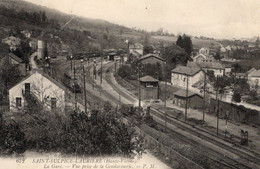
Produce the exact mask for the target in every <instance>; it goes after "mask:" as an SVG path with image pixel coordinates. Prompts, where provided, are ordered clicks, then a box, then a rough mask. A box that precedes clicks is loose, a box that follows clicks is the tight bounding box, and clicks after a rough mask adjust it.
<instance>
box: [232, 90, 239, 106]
mask: <svg viewBox="0 0 260 169" xmlns="http://www.w3.org/2000/svg"><path fill="white" fill-rule="evenodd" d="M232 100H233V101H234V102H237V103H239V102H241V95H240V93H239V92H238V91H236V90H235V92H234V94H233V96H232Z"/></svg>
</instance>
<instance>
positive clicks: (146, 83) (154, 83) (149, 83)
mask: <svg viewBox="0 0 260 169" xmlns="http://www.w3.org/2000/svg"><path fill="white" fill-rule="evenodd" d="M158 82H159V80H157V79H155V78H153V77H151V76H144V77H142V78H140V83H141V85H142V86H143V87H146V88H151V87H158Z"/></svg>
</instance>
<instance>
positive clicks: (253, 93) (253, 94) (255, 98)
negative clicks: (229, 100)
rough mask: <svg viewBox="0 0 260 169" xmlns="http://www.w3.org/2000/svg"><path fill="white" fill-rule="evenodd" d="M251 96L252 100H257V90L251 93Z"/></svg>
mask: <svg viewBox="0 0 260 169" xmlns="http://www.w3.org/2000/svg"><path fill="white" fill-rule="evenodd" d="M249 96H250V98H251V99H252V100H257V92H256V90H251V91H250V92H249Z"/></svg>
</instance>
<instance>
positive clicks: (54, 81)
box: [9, 70, 66, 91]
mask: <svg viewBox="0 0 260 169" xmlns="http://www.w3.org/2000/svg"><path fill="white" fill-rule="evenodd" d="M34 71H35V72H33V73H32V74H30V75H28V76H26V77H25V78H23V79H22V80H21V81H19V82H18V83H16V84H15V85H14V86H13V87H15V86H16V85H17V84H19V83H21V82H23V81H24V80H26V79H28V78H29V77H31V76H32V75H33V74H35V73H36V72H38V73H39V74H41V75H42V76H44V77H45V78H47V79H48V80H50V81H51V82H52V83H54V84H55V85H57V86H58V87H59V88H61V89H63V90H64V91H66V87H65V86H63V85H62V84H61V83H59V82H58V81H56V80H55V79H53V78H52V77H50V76H49V75H47V74H45V73H43V72H42V71H38V70H34ZM13 87H11V88H10V89H12V88H13ZM10 89H9V90H10Z"/></svg>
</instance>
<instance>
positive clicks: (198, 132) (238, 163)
mask: <svg viewBox="0 0 260 169" xmlns="http://www.w3.org/2000/svg"><path fill="white" fill-rule="evenodd" d="M105 69H108V70H107V72H108V74H109V73H110V70H111V65H110V67H109V66H107V67H105ZM109 76H110V75H107V74H106V75H105V79H106V80H107V82H109V84H110V85H111V86H112V87H113V88H114V89H115V90H116V89H117V90H116V91H117V92H118V93H120V94H121V95H122V96H123V97H126V98H127V99H129V100H131V101H135V100H134V99H133V98H131V97H130V96H128V94H126V93H124V92H123V91H121V90H120V89H118V87H117V86H116V85H114V84H113V83H112V82H111V80H110V79H109ZM151 110H153V111H152V114H153V115H154V116H157V117H159V118H161V119H164V112H162V111H160V110H157V109H155V108H153V107H152V108H151ZM167 122H168V123H171V124H173V125H175V126H177V127H178V128H180V129H182V130H184V131H187V132H189V133H192V134H193V135H195V136H197V137H199V138H201V139H203V140H206V141H208V142H210V143H213V144H215V145H217V146H219V147H221V148H223V149H225V150H227V151H229V152H231V153H233V154H236V155H237V156H239V157H240V158H239V159H238V160H234V159H232V158H227V157H226V158H225V160H219V159H216V158H213V157H209V158H211V160H212V161H215V162H217V161H218V162H219V163H221V164H222V165H226V166H228V165H229V167H230V168H247V169H249V168H252V167H249V166H247V164H248V163H250V165H251V164H257V165H259V164H260V158H258V157H256V156H257V155H258V154H256V153H255V152H246V150H240V149H238V148H236V147H231V146H229V145H227V144H225V143H223V142H221V141H218V138H217V139H216V136H213V135H212V134H210V133H208V132H207V133H206V134H208V135H205V133H204V132H205V131H204V130H202V129H197V128H196V129H192V127H191V126H188V125H187V124H184V123H183V122H180V121H178V120H177V119H173V118H169V119H168V121H167ZM168 129H169V128H168ZM216 153H218V152H216ZM218 155H221V154H220V153H218ZM222 156H223V155H222Z"/></svg>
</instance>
